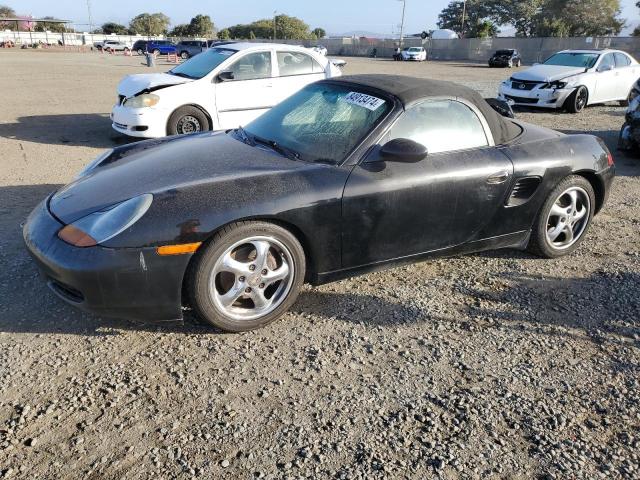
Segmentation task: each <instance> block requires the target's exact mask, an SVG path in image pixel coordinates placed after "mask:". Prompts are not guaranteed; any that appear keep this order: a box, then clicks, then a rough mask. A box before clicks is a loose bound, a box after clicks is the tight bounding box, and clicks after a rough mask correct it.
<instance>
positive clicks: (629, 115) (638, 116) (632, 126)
mask: <svg viewBox="0 0 640 480" xmlns="http://www.w3.org/2000/svg"><path fill="white" fill-rule="evenodd" d="M618 148H619V149H620V150H627V151H633V152H636V153H638V152H640V80H638V81H637V82H636V83H635V84H634V86H633V88H632V89H631V94H629V107H628V108H627V112H626V114H625V116H624V125H622V129H621V130H620V139H619V141H618Z"/></svg>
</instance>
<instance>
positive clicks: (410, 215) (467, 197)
mask: <svg viewBox="0 0 640 480" xmlns="http://www.w3.org/2000/svg"><path fill="white" fill-rule="evenodd" d="M483 120H484V119H483V118H482V117H481V114H480V113H479V112H477V111H476V110H475V109H473V108H472V107H471V106H470V105H468V104H465V103H462V102H460V101H457V100H454V99H443V100H429V101H425V102H423V103H420V104H418V105H415V106H413V107H411V108H409V109H407V111H406V112H405V113H403V114H402V116H401V117H400V118H399V119H398V121H397V122H396V123H395V125H394V126H393V127H392V128H391V130H390V131H389V133H388V134H387V135H385V137H384V138H383V139H381V141H380V142H379V144H378V145H377V146H376V147H374V149H373V150H372V151H371V153H370V154H369V155H368V156H367V157H366V158H365V160H364V161H363V162H361V163H360V164H359V165H358V166H356V167H355V168H354V170H353V172H352V174H351V175H350V177H349V179H348V181H347V184H346V187H345V192H344V198H343V267H344V268H349V267H356V266H359V265H365V264H370V263H376V262H382V261H385V260H390V259H393V258H399V257H406V256H410V255H416V254H420V253H425V252H430V251H434V250H440V249H444V248H447V247H452V246H456V245H460V244H463V243H466V242H468V241H470V240H474V239H476V238H477V236H478V234H479V232H480V231H481V230H482V228H483V227H484V226H485V225H486V224H487V223H488V222H489V221H490V220H491V218H492V217H493V216H494V215H495V213H496V212H497V210H498V209H499V208H500V206H501V205H503V202H504V200H505V195H506V190H507V186H508V184H509V180H510V179H511V177H512V175H513V165H512V164H511V161H510V160H509V159H508V158H507V157H506V155H504V154H503V153H502V152H500V150H499V149H498V148H496V147H494V146H493V140H492V138H491V133H490V130H489V128H488V127H487V125H486V122H485V121H483ZM394 138H408V139H411V140H414V141H416V142H418V143H421V144H422V145H425V146H426V147H427V149H428V150H430V153H429V154H428V155H427V156H426V157H425V158H424V159H423V160H420V161H417V162H398V161H393V162H391V161H384V160H383V159H382V158H381V157H380V153H379V151H380V145H383V144H384V143H386V142H387V141H389V140H392V139H394Z"/></svg>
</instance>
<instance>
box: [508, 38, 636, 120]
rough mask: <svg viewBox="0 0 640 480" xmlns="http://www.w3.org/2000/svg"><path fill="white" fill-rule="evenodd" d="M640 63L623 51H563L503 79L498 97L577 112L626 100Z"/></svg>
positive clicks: (512, 101) (513, 101)
mask: <svg viewBox="0 0 640 480" xmlns="http://www.w3.org/2000/svg"><path fill="white" fill-rule="evenodd" d="M638 77H640V65H638V62H636V60H635V59H634V58H633V57H631V56H630V55H629V54H627V53H625V52H622V51H620V50H564V51H562V52H558V53H556V54H554V55H552V56H551V57H549V58H548V59H547V60H546V61H545V62H544V63H542V64H538V65H534V66H533V67H531V68H528V69H527V70H524V71H522V72H518V73H515V74H513V75H512V76H511V78H509V79H508V80H506V81H504V82H502V84H501V85H500V89H499V92H498V97H499V98H501V99H504V100H507V101H510V102H511V103H512V104H514V105H523V106H532V107H543V108H554V109H560V108H564V109H565V110H567V111H569V112H572V113H577V112H580V111H581V110H582V109H583V108H584V107H586V106H587V105H593V104H596V103H604V102H612V101H620V102H623V103H625V104H626V103H627V102H628V99H629V95H630V93H631V88H632V86H633V84H634V83H635V81H636V80H638Z"/></svg>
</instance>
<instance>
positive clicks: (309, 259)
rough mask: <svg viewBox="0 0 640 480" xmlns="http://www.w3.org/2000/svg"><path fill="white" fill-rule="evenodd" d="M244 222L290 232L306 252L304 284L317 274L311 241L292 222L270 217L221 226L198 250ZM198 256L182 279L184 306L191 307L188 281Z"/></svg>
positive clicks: (243, 219)
mask: <svg viewBox="0 0 640 480" xmlns="http://www.w3.org/2000/svg"><path fill="white" fill-rule="evenodd" d="M243 222H266V223H273V224H274V225H277V226H279V227H282V228H284V229H285V230H288V231H289V232H290V233H291V234H292V235H293V236H294V237H296V239H297V240H298V242H300V245H301V246H302V251H303V252H304V257H305V264H306V265H305V267H306V268H305V279H304V283H308V282H309V280H310V279H311V277H312V275H313V274H315V270H316V269H315V268H314V262H313V253H312V251H311V248H310V243H309V239H308V237H307V236H306V235H305V234H304V232H303V231H302V230H301V229H300V228H299V227H298V226H297V225H294V224H293V223H290V222H286V221H283V220H280V219H277V218H273V217H268V216H266V217H265V216H255V217H246V218H241V219H237V220H232V221H230V222H227V223H225V224H224V225H220V226H219V227H218V228H216V229H215V230H212V231H211V232H209V233H208V234H207V238H206V239H205V240H203V241H202V245H200V247H199V248H198V250H200V249H201V248H205V247H206V246H207V245H208V244H209V243H210V242H211V241H212V240H213V238H214V237H215V236H216V234H218V233H219V232H221V231H223V230H224V229H225V228H227V227H229V226H230V225H233V224H235V223H243ZM196 261H197V260H196V255H192V256H191V258H190V259H189V263H188V264H187V268H186V269H185V272H184V276H183V279H182V304H183V305H189V295H188V291H187V289H188V284H187V282H188V279H189V276H190V273H191V271H192V269H193V268H194V265H195V263H196Z"/></svg>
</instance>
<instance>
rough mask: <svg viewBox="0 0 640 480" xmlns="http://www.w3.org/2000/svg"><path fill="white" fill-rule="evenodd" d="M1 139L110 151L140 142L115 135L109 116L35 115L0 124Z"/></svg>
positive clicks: (95, 114) (83, 114)
mask: <svg viewBox="0 0 640 480" xmlns="http://www.w3.org/2000/svg"><path fill="white" fill-rule="evenodd" d="M0 137H4V138H9V139H14V140H23V141H26V142H35V143H44V144H48V145H50V144H54V145H76V146H84V147H96V148H110V147H113V146H117V145H123V144H126V143H131V142H134V141H137V140H138V139H133V138H129V137H126V136H124V135H121V134H119V133H117V132H115V131H114V130H113V129H112V128H111V119H110V118H109V115H107V114H97V113H86V114H85V113H78V114H68V115H33V116H29V117H19V118H18V121H17V122H16V123H3V124H0Z"/></svg>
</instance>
